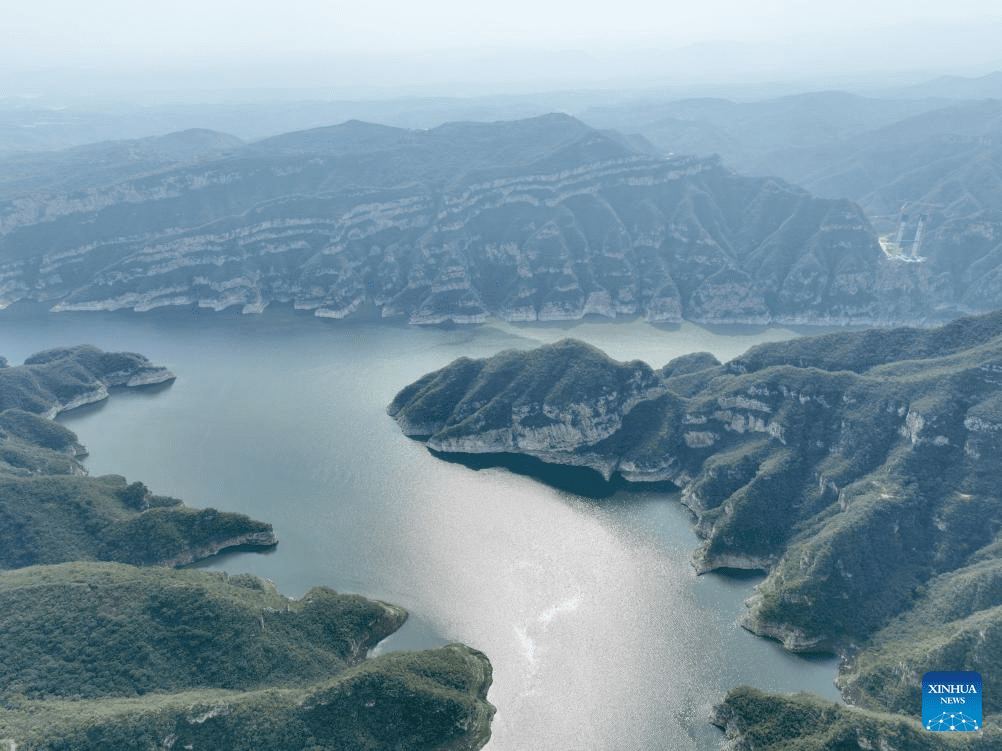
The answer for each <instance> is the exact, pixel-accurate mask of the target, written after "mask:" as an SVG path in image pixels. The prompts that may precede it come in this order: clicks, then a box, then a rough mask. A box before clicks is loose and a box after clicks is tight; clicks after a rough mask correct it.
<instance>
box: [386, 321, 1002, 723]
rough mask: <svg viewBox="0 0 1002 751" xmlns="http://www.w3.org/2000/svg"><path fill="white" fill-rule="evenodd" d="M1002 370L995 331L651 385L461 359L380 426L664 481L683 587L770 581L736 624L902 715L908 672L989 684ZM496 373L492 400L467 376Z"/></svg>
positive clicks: (584, 360) (545, 363)
mask: <svg viewBox="0 0 1002 751" xmlns="http://www.w3.org/2000/svg"><path fill="white" fill-rule="evenodd" d="M1000 370H1002V314H1000V313H994V314H990V315H986V316H982V317H979V318H969V319H961V320H959V321H956V322H954V323H952V324H949V325H948V326H945V327H943V328H941V329H936V330H931V331H922V330H916V329H896V330H890V331H863V332H856V333H840V334H830V335H827V336H823V337H817V338H804V339H798V340H793V341H789V342H784V343H781V344H770V345H762V346H760V347H757V348H754V349H752V350H750V351H749V352H748V353H747V354H746V355H744V356H742V357H739V358H736V359H735V360H732V361H731V362H729V363H726V364H724V365H720V364H717V363H716V362H715V361H714V360H713V359H712V358H709V357H708V356H702V357H693V356H689V357H687V358H682V359H680V360H679V361H674V362H672V363H669V364H668V365H667V366H665V368H663V369H662V370H661V371H652V370H650V369H649V368H647V367H646V366H643V365H642V364H638V363H629V364H622V363H616V362H613V361H611V360H609V359H608V358H607V357H605V356H604V355H602V354H601V353H600V352H597V351H596V350H594V349H593V348H589V347H586V346H584V345H579V344H574V343H567V342H564V343H560V344H558V345H551V346H547V347H542V348H540V349H538V350H536V351H533V352H529V353H504V354H502V355H498V356H496V357H495V358H491V359H489V360H487V361H470V360H460V361H457V362H456V363H453V364H452V365H450V366H447V367H446V368H444V369H442V370H441V371H438V372H436V373H432V374H429V375H427V376H425V377H424V378H422V379H421V380H420V381H418V382H417V383H415V384H413V385H412V386H410V387H408V388H407V389H405V390H404V391H402V392H401V393H400V394H399V395H398V397H397V398H396V399H395V400H394V402H393V403H392V404H391V405H390V407H389V412H390V414H391V415H392V416H393V417H394V418H395V419H396V420H397V422H398V423H399V424H400V425H401V428H402V429H403V430H404V431H405V432H407V433H408V434H411V435H414V436H415V437H420V438H421V439H422V440H425V441H426V442H427V444H428V445H429V447H431V448H433V449H436V450H444V451H448V452H451V453H453V454H457V453H469V454H474V453H477V452H508V453H517V454H521V455H529V456H534V457H538V458H539V459H541V460H544V461H547V462H553V463H560V464H566V465H572V466H584V467H589V468H591V469H593V470H596V471H597V472H599V473H601V474H602V475H603V476H604V477H605V478H610V477H612V476H613V475H614V474H616V473H618V474H619V475H621V476H622V477H624V478H626V479H628V480H631V481H638V482H647V481H664V480H670V481H672V482H674V483H675V484H677V485H678V486H679V487H680V488H681V490H682V495H681V498H682V502H683V503H684V504H685V505H686V506H688V507H689V508H690V509H691V510H692V511H693V513H694V514H695V516H696V519H697V523H696V531H697V533H698V534H699V535H700V536H701V537H703V538H704V543H703V545H702V546H701V547H700V549H699V550H698V551H697V552H696V554H695V556H694V560H695V565H696V566H697V568H698V569H699V570H701V571H708V570H711V569H715V568H728V567H732V568H760V569H764V570H766V571H767V572H768V577H767V578H766V579H765V581H764V582H763V583H762V584H760V585H759V586H758V587H757V589H756V593H755V595H754V596H753V597H752V598H751V600H750V601H749V602H748V605H749V609H748V611H747V613H746V615H745V617H744V619H743V625H745V626H746V627H747V628H749V629H750V630H752V631H754V632H755V633H757V634H760V635H764V636H770V637H774V638H776V639H778V640H780V641H782V642H783V644H784V645H785V646H786V647H787V648H789V649H793V650H800V651H833V650H834V651H840V652H842V653H843V654H844V655H847V656H852V657H853V660H852V662H845V663H844V664H843V668H842V669H843V673H844V675H843V684H844V685H845V686H846V689H847V691H849V692H851V693H852V694H853V695H858V696H861V697H863V696H865V697H869V698H867V700H866V703H867V704H868V705H870V706H873V707H875V708H880V709H885V710H886V709H893V710H895V711H907V712H910V713H914V712H917V711H918V709H919V707H920V706H921V705H920V703H916V702H915V701H914V699H915V696H914V693H915V691H916V690H917V689H916V688H915V686H916V680H919V679H920V678H921V675H922V673H924V672H925V671H926V670H934V669H939V670H959V669H972V670H980V671H982V672H983V675H985V676H994V677H995V678H993V679H1002V672H1000V671H1002V660H1000V659H999V655H1002V607H1000V606H1002V598H1000V596H999V587H998V586H997V580H998V564H999V561H1000V560H1002V558H1000V552H1002V543H1000V536H1002V511H1000V509H1002V506H1000V500H999V493H998V488H999V484H1000V481H1002V477H1000V474H999V472H1000V467H1002V461H1000V460H1002V454H1000V451H1002V443H1000V442H999V439H998V434H999V429H1000V425H1002V417H1000V414H1002V413H1000V411H999V405H1000V404H1002V391H1000V388H1002V380H1000V379H999V377H998V373H999V372H1000ZM501 371H503V372H504V373H505V377H504V378H503V379H501V380H502V382H503V383H504V384H505V388H503V389H495V390H493V391H492V390H491V389H490V388H488V387H487V386H488V384H489V381H488V380H486V379H485V378H484V376H483V374H485V373H494V372H501ZM582 374H583V375H582ZM638 382H639V383H642V384H643V388H642V389H638V388H637V387H636V386H635V385H633V384H636V383H638ZM568 383H572V384H576V383H579V384H580V388H579V389H573V388H568V387H567V385H566V384H568ZM540 425H542V426H543V428H542V429H541V428H540V427H539V426H540ZM584 427H587V428H588V429H587V430H585V429H583V428H584ZM596 481H599V482H601V481H600V480H598V478H596ZM859 650H862V651H861V652H860V651H859ZM853 665H854V666H855V667H853ZM986 680H992V679H990V678H986ZM989 711H990V712H994V713H999V712H1002V704H999V703H998V701H997V699H996V700H993V702H992V703H986V712H989Z"/></svg>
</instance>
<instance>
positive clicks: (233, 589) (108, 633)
mask: <svg viewBox="0 0 1002 751" xmlns="http://www.w3.org/2000/svg"><path fill="white" fill-rule="evenodd" d="M0 612H3V613H4V614H5V615H4V618H3V620H2V622H0V643H3V644H5V645H7V646H6V647H5V649H4V681H3V685H2V686H0V702H2V701H5V700H10V699H12V698H15V697H18V696H22V697H26V698H29V699H49V698H87V699H92V698H97V697H102V696H135V695H143V694H147V693H150V692H163V691H168V692H170V691H180V690H184V689H190V688H227V689H252V688H260V687H262V686H266V685H270V686H285V685H291V684H295V683H297V682H309V681H316V680H320V679H322V678H324V677H326V676H329V675H332V674H335V673H338V672H341V671H342V670H344V669H345V668H346V667H347V666H348V665H349V664H353V663H355V662H358V661H359V660H361V659H362V658H363V657H364V656H365V654H366V652H367V651H368V650H369V649H371V648H372V647H373V646H375V645H376V643H378V642H379V641H380V640H381V639H383V638H385V637H386V636H388V635H389V634H391V633H392V632H394V631H396V630H397V629H398V628H399V627H400V625H401V624H402V623H403V622H404V620H405V618H406V617H407V614H406V612H405V611H403V610H401V609H400V608H395V607H392V606H389V605H385V604H383V603H379V602H374V601H371V600H366V599H365V598H363V597H359V596H358V595H339V594H337V593H335V592H332V591H331V590H328V589H326V588H316V589H313V590H311V591H310V592H308V593H307V594H306V596H305V597H303V599H301V600H291V599H289V598H286V597H283V596H281V595H279V594H278V592H277V591H276V590H275V588H274V586H273V585H271V584H268V583H266V582H263V581H261V580H258V579H255V578H253V577H238V578H236V580H235V581H231V580H230V579H229V578H228V577H227V576H226V574H222V573H212V572H204V571H197V570H182V571H178V570H171V569H165V568H160V567H155V568H137V567H134V566H126V565H123V564H112V563H67V564H62V565H58V566H42V567H29V568H22V569H18V570H16V571H9V572H6V573H5V574H3V575H2V576H0Z"/></svg>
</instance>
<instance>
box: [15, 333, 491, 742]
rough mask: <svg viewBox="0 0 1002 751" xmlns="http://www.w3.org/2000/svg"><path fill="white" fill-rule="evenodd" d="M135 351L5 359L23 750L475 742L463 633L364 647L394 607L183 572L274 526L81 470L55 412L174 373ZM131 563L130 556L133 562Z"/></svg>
mask: <svg viewBox="0 0 1002 751" xmlns="http://www.w3.org/2000/svg"><path fill="white" fill-rule="evenodd" d="M173 380H174V375H173V374H172V373H171V372H170V371H168V370H167V369H165V368H161V367H157V366H155V365H153V364H152V363H150V361H149V360H147V359H146V358H145V357H143V356H142V355H137V354H132V353H111V352H102V351H101V350H99V349H97V348H95V347H89V346H78V347H63V348H59V349H52V350H47V351H45V352H40V353H38V354H37V355H33V356H32V357H30V358H28V359H27V361H26V362H25V364H24V365H17V366H10V365H8V364H7V362H6V360H4V359H2V358H0V611H2V612H3V613H4V617H3V618H2V619H0V644H2V645H3V646H2V648H0V659H2V661H3V665H4V671H3V681H2V682H0V736H2V737H3V738H4V740H5V741H8V742H9V743H10V746H11V748H14V747H15V746H16V747H18V748H32V749H94V750H95V751H97V749H108V748H171V747H172V746H174V745H175V744H176V743H178V742H180V744H181V746H182V747H192V748H195V747H197V748H272V749H289V750H290V751H293V750H295V751H298V750H299V749H303V748H314V749H335V748H336V749H358V751H362V749H371V748H398V749H408V750H413V751H419V750H421V751H476V749H479V748H481V747H482V746H483V745H484V744H486V743H487V741H488V740H489V738H490V722H491V718H492V717H493V715H494V707H493V706H492V705H491V704H490V703H489V702H488V701H487V691H488V688H489V687H490V684H491V679H492V678H491V676H492V673H491V666H490V662H489V661H488V659H487V658H486V656H484V655H483V654H481V653H480V652H477V651H476V650H473V649H470V648H469V647H466V646H464V645H461V644H452V645H449V646H447V647H444V648H442V649H438V650H424V651H418V652H397V653H390V654H385V655H381V656H379V657H376V658H373V659H368V653H369V651H370V649H372V648H373V647H374V646H375V645H376V644H377V643H378V642H380V641H381V640H382V639H383V638H385V637H386V636H388V635H389V634H391V633H393V632H394V631H396V630H397V629H398V628H399V627H400V626H401V625H402V624H403V623H404V621H405V619H406V618H407V613H406V611H404V610H403V609H402V608H399V607H396V606H393V605H388V604H386V603H382V602H376V601H372V600H368V599H366V598H364V597H361V596H359V595H342V594H338V593H336V592H334V591H332V590H330V589H328V588H326V587H315V588H313V589H311V590H310V591H309V592H307V593H306V595H305V596H304V597H303V598H301V599H293V598H288V597H283V596H282V595H280V594H279V593H278V592H277V591H276V590H275V587H274V585H273V584H271V583H269V582H266V581H264V580H261V579H258V578H257V577H254V576H250V575H237V576H229V575H227V574H217V573H208V572H201V571H194V570H177V569H176V568H174V567H179V566H183V565H185V564H189V563H192V562H194V561H197V560H200V559H203V558H207V557H209V556H212V555H214V554H216V553H218V552H220V551H221V550H226V549H231V548H234V547H241V548H247V549H252V550H253V549H257V550H261V549H267V548H272V547H274V545H275V544H276V542H277V537H276V536H275V533H274V531H273V529H272V527H271V525H270V524H266V523H264V522H259V521H255V520H253V519H250V518H248V517H247V516H244V515H243V514H236V513H227V512H219V511H216V510H215V509H204V510H196V509H189V508H186V507H185V506H184V505H183V504H182V502H181V501H180V500H178V499H176V498H168V497H163V496H157V495H154V494H153V493H151V492H150V491H149V489H148V488H147V487H146V486H145V485H144V484H143V483H141V482H133V483H131V484H127V482H126V480H125V478H124V477H120V476H118V475H106V476H103V477H89V476H87V473H86V470H85V469H84V467H83V465H82V464H81V463H80V462H79V461H78V457H79V456H80V455H81V454H83V453H84V448H83V447H82V446H81V445H80V443H79V442H78V441H77V437H76V436H75V435H74V434H73V432H72V431H70V430H68V429H67V428H65V427H63V426H62V425H59V424H58V423H55V422H53V421H52V419H51V418H52V417H54V416H55V415H56V414H57V413H59V412H60V411H63V410H66V409H72V408H73V407H76V406H80V405H82V404H88V403H91V402H94V401H98V400H101V399H107V398H108V396H109V388H114V387H142V386H147V387H149V386H150V385H156V384H165V383H170V382H172V381H173ZM127 564H136V565H127Z"/></svg>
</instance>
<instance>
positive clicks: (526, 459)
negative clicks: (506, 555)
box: [428, 449, 678, 499]
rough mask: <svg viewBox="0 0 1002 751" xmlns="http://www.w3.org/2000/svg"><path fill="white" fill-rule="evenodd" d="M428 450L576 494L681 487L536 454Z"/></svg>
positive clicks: (476, 467)
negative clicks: (553, 460)
mask: <svg viewBox="0 0 1002 751" xmlns="http://www.w3.org/2000/svg"><path fill="white" fill-rule="evenodd" d="M428 451H429V452H430V453H431V454H432V455H433V456H435V457H436V458H438V459H442V460H443V461H447V462H450V463H452V464H462V465H463V466H464V467H468V468H469V469H473V470H481V469H493V468H498V467H500V468H503V469H507V470H508V471H509V472H513V473H514V474H516V475H522V476H524V477H531V478H532V479H534V480H538V481H539V482H541V483H543V484H544V485H549V486H550V487H551V488H555V489H556V490H562V491H564V492H567V493H574V494H575V495H580V496H583V497H585V498H592V499H606V498H609V497H610V496H612V495H613V494H615V493H618V492H620V491H637V492H640V491H643V492H665V493H677V492H678V488H677V487H676V486H675V485H673V484H672V483H670V482H629V481H627V480H624V479H623V478H622V476H620V475H619V474H618V473H616V474H613V476H612V478H611V479H609V480H606V479H605V478H604V477H602V475H601V474H599V473H598V472H597V471H596V470H594V469H592V468H591V467H573V466H567V465H563V464H550V463H548V462H544V461H543V460H542V459H537V458H536V457H534V456H525V455H524V454H509V453H504V452H499V453H491V454H464V453H453V452H443V451H435V450H433V449H428Z"/></svg>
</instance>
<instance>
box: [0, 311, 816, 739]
mask: <svg viewBox="0 0 1002 751" xmlns="http://www.w3.org/2000/svg"><path fill="white" fill-rule="evenodd" d="M794 335H795V333H794V332H792V331H787V330H765V331H758V330H752V331H749V330H743V331H741V330H726V331H709V330H707V329H704V328H701V327H698V326H695V325H692V324H684V325H682V326H680V327H678V328H674V329H672V328H656V327H652V326H649V325H647V324H646V323H643V322H640V321H634V322H627V323H607V322H602V323H592V322H583V323H580V324H576V325H567V324H561V325H548V326H543V325H526V326H514V325H510V324H495V325H482V326H477V327H461V328H454V329H449V330H445V329H437V328H415V327H406V326H395V325H392V324H387V323H380V324H375V323H364V322H334V321H325V320H320V319H316V318H313V317H310V316H307V315H303V314H301V313H297V312H295V311H293V310H291V309H288V308H277V309H274V310H272V309H269V310H268V311H266V312H265V313H264V314H263V315H260V316H240V315H239V314H237V313H235V312H229V311H224V312H222V313H206V312H193V311H191V310H174V311H165V312H164V311H161V312H154V313H148V314H136V313H118V314H112V313H73V314H70V313H61V314H58V315H49V314H46V313H45V312H44V311H43V310H42V309H41V308H39V307H37V306H21V305H15V306H12V307H11V308H8V309H7V310H4V311H0V354H3V355H5V356H6V357H7V358H8V359H9V361H10V362H11V363H19V362H21V361H22V360H23V359H24V357H26V356H27V355H29V354H31V353H33V352H35V351H38V350H42V349H45V348H48V347H53V346H60V345H66V344H76V343H84V342H86V343H91V344H95V345H97V346H99V347H102V348H104V349H109V350H131V351H137V352H141V353H143V354H145V355H147V356H148V357H149V358H150V359H151V360H153V361H154V362H156V363H158V364H162V365H165V366H167V367H169V368H170V369H171V370H173V371H174V373H175V374H176V375H177V376H178V378H177V381H176V382H175V383H174V384H173V385H172V386H170V387H169V388H167V389H160V390H153V391H139V392H132V391H128V392H117V393H115V394H114V395H113V397H112V399H111V400H109V401H108V402H106V403H104V404H100V405H95V406H91V407H86V408H83V409H81V410H76V411H74V412H70V413H66V414H65V415H63V416H62V418H61V419H62V422H64V424H66V425H67V426H68V427H69V428H71V429H72V430H74V431H76V432H77V433H78V435H79V437H80V440H81V441H82V442H83V443H84V444H85V445H86V446H87V447H88V449H89V450H90V456H89V457H88V458H87V460H86V464H87V466H88V469H89V471H90V472H91V473H92V474H105V473H116V474H125V475H127V477H128V479H129V480H130V481H132V480H142V481H144V482H145V483H146V484H147V485H148V486H149V487H150V488H151V489H152V490H153V491H154V492H156V493H159V494H168V495H174V496H177V497H180V498H183V499H184V500H185V501H186V502H187V503H189V504H190V505H192V506H199V507H202V506H213V507H216V508H219V509H223V510H228V511H240V512H244V513H247V514H250V515H251V516H253V517H255V518H260V519H264V520H267V521H269V522H271V523H273V524H274V526H275V530H276V531H277V533H278V535H279V537H280V540H281V542H280V543H279V546H278V548H277V549H276V550H275V551H274V552H273V553H270V554H265V555H260V554H249V553H237V554H233V555H230V556H226V557H223V558H219V559H215V560H212V561H210V562H209V563H208V564H207V567H209V568H215V569H225V570H228V571H231V572H238V571H247V572H250V573H253V574H257V575H259V576H264V577H267V578H269V579H272V580H273V581H275V583H276V584H277V585H278V587H279V589H280V590H281V591H282V592H284V593H286V594H290V595H296V596H298V595H301V594H303V593H304V592H305V591H306V590H307V589H309V588H310V587H312V586H314V585H320V584H324V585H327V586H330V587H333V588H335V589H337V590H339V591H344V592H359V593H361V594H364V595H366V596H369V597H375V598H379V599H384V600H387V601H390V602H394V603H397V604H399V605H402V606H404V607H406V608H407V609H408V610H409V611H410V612H411V614H412V618H411V620H410V621H409V623H408V625H406V626H405V627H404V629H402V631H401V632H399V633H398V634H396V635H394V636H393V637H391V638H390V639H389V640H387V641H386V642H384V644H383V645H381V647H380V649H384V650H386V649H399V648H414V647H422V646H431V645H435V644H441V643H443V642H445V641H453V640H454V641H462V642H465V643H467V644H470V645H471V646H473V647H476V648H477V649H481V650H483V651H484V652H486V653H487V655H488V656H489V657H490V658H491V661H492V663H493V665H494V670H495V672H494V686H493V688H492V689H491V694H490V699H491V701H492V702H493V703H494V704H495V705H496V706H497V707H498V714H497V716H496V718H495V721H494V726H493V730H494V735H493V739H492V741H491V742H490V744H489V745H488V748H489V749H494V750H503V751H514V750H521V749H526V748H540V749H553V750H554V751H561V750H563V749H679V750H681V749H692V748H697V749H699V748H707V749H709V748H716V747H717V744H718V743H719V739H720V734H719V732H718V731H716V730H715V729H713V728H711V727H709V726H708V725H707V723H706V718H707V715H708V714H709V709H710V707H711V705H712V704H713V703H715V702H716V701H719V699H720V698H721V697H722V695H723V692H724V691H725V690H726V689H727V688H729V687H731V686H734V685H738V684H741V683H746V684H749V685H752V686H756V687H758V688H762V689H767V690H778V691H799V690H805V689H807V690H812V691H815V692H817V693H821V694H823V695H825V696H828V697H830V698H836V693H835V690H834V688H833V687H832V685H831V681H832V678H833V677H834V673H835V661H834V660H833V659H805V658H802V657H797V656H792V655H788V654H786V653H784V652H783V651H782V650H781V649H780V648H779V647H778V645H776V644H773V643H770V642H768V641H764V640H761V639H757V638H755V637H753V636H752V635H751V634H748V633H747V632H745V631H744V630H743V629H741V628H739V627H738V626H736V625H735V620H736V618H737V617H738V615H739V614H740V612H741V610H742V605H741V602H742V600H743V599H744V598H745V597H747V596H748V595H749V594H750V593H751V587H752V586H753V584H754V583H755V581H757V579H756V577H755V576H751V575H735V576H721V575H706V576H702V577H697V576H696V575H695V573H694V572H693V570H692V568H691V566H690V565H689V557H690V554H691V551H692V549H693V548H694V547H695V546H696V545H697V544H698V540H697V538H696V537H695V535H694V534H693V532H692V529H691V524H690V519H689V517H688V515H687V512H686V511H685V509H683V508H681V507H680V506H679V504H678V503H677V501H676V500H675V499H674V498H672V497H671V495H670V494H668V493H665V492H661V491H657V492H655V491H650V492H648V491H641V492H637V491H634V490H627V489H619V490H616V492H614V493H612V494H611V495H609V496H607V497H605V498H588V497H587V496H586V495H581V494H577V493H573V492H570V491H568V490H560V489H557V488H555V487H552V486H550V485H546V484H543V483H541V482H539V481H538V480H536V479H535V478H533V477H531V476H527V475H521V474H517V473H513V472H510V471H508V470H506V469H503V468H496V467H494V468H491V467H488V468H482V469H474V468H470V467H467V466H463V465H461V464H457V463H452V462H447V461H442V460H441V459H438V458H436V457H434V456H433V455H431V454H430V453H429V452H428V451H427V450H425V449H424V447H423V446H421V445H420V444H418V443H416V442H414V441H411V440H410V439H408V438H406V437H405V436H403V435H402V434H401V433H400V431H399V430H398V429H397V426H396V425H395V424H394V422H393V421H392V420H391V419H390V418H389V417H387V415H386V414H385V407H386V405H387V404H388V403H389V401H390V400H391V399H392V398H393V396H394V395H395V394H396V392H397V391H398V390H399V389H400V388H402V387H403V386H404V385H406V384H408V383H410V382H411V381H413V380H415V379H416V378H418V377H419V376H421V375H423V374H424V373H426V372H428V371H430V370H433V369H436V368H439V367H442V366H443V365H445V364H447V363H448V362H450V361H452V360H453V359H455V358H456V357H459V356H464V355H465V356H470V357H485V356H488V355H491V354H494V353H496V352H498V351H500V350H502V349H506V348H512V347H516V348H528V347H532V346H535V345H537V344H538V343H541V342H544V341H555V340H556V339H559V338H561V337H563V336H576V337H578V338H581V339H584V340H586V341H589V342H590V343H592V344H595V345H596V346H598V347H600V348H602V349H604V350H606V351H607V352H609V354H610V355H611V356H613V357H615V358H617V359H634V358H639V359H644V360H646V361H648V362H650V363H651V364H652V365H654V366H660V365H663V364H664V363H665V362H667V361H668V360H670V359H672V358H673V357H675V356H678V355H681V354H685V353H688V352H692V351H697V350H707V351H710V352H713V353H714V354H715V355H717V357H718V358H720V359H722V360H723V359H728V358H730V357H733V356H735V355H737V354H739V353H741V352H743V351H744V350H746V349H747V348H748V347H749V346H752V345H753V344H755V343H758V342H761V341H767V340H774V339H780V338H787V337H790V336H794Z"/></svg>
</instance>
